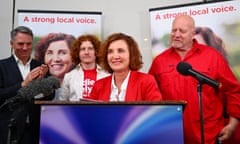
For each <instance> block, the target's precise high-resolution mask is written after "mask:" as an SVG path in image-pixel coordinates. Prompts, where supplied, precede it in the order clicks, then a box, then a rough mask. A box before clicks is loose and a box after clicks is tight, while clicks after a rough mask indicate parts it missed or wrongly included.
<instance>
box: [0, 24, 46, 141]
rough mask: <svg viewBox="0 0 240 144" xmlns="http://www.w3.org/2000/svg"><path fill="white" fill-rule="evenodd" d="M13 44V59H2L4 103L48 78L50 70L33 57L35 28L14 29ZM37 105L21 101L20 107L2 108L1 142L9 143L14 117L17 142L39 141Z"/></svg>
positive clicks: (0, 92) (1, 97)
mask: <svg viewBox="0 0 240 144" xmlns="http://www.w3.org/2000/svg"><path fill="white" fill-rule="evenodd" d="M10 44H11V48H12V49H13V54H12V55H11V56H10V57H9V58H6V59H3V60H0V105H2V104H3V103H4V102H5V101H6V100H7V99H9V98H11V97H14V96H16V95H17V91H18V90H19V89H20V88H22V87H24V86H26V85H28V84H29V83H30V82H32V81H33V80H36V79H38V78H41V77H44V76H45V74H46V73H47V71H48V67H47V66H46V65H43V64H41V63H39V62H38V61H36V60H34V59H32V58H31V54H32V44H33V33H32V30H31V29H29V28H28V27H25V26H19V27H17V28H15V29H13V30H12V31H11V40H10ZM35 107H36V106H34V105H33V103H22V104H21V103H20V104H19V106H17V107H12V110H11V109H10V108H11V107H10V106H5V107H2V108H1V109H0V143H2V144H5V143H7V142H8V143H9V139H8V135H9V134H8V132H9V127H8V125H9V124H11V123H10V119H11V118H16V120H17V121H16V123H12V124H13V126H16V127H13V129H11V132H12V133H11V136H14V137H15V138H16V139H17V143H20V144H33V143H37V137H36V136H37V134H36V133H37V131H38V123H37V121H36V120H34V117H35V118H39V117H38V116H37V115H38V113H36V111H35ZM16 110H18V111H17V112H16ZM16 114H17V115H16ZM14 130H16V131H14ZM15 134H16V135H15Z"/></svg>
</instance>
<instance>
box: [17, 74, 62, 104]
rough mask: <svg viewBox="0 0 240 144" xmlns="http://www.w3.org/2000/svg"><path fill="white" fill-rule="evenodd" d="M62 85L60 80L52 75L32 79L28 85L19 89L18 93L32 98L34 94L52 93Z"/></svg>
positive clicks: (46, 94) (45, 94)
mask: <svg viewBox="0 0 240 144" xmlns="http://www.w3.org/2000/svg"><path fill="white" fill-rule="evenodd" d="M59 87H60V82H59V80H58V79H57V78H55V77H53V76H50V77H48V78H40V79H37V80H34V81H32V82H31V83H30V84H28V85H27V86H25V87H23V88H21V89H19V90H18V95H19V96H21V97H23V98H26V99H29V100H30V99H32V98H33V97H34V96H36V95H38V94H40V93H42V94H43V95H44V96H48V95H50V94H51V93H52V92H53V91H54V90H55V89H57V88H59Z"/></svg>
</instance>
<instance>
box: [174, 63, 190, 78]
mask: <svg viewBox="0 0 240 144" xmlns="http://www.w3.org/2000/svg"><path fill="white" fill-rule="evenodd" d="M191 69H192V66H191V65H190V64H188V63H186V62H180V63H178V65H177V71H178V72H179V73H181V74H182V75H189V70H191Z"/></svg>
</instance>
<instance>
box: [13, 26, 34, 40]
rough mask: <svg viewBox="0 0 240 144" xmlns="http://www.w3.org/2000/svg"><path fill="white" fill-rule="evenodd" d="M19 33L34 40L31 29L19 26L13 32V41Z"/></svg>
mask: <svg viewBox="0 0 240 144" xmlns="http://www.w3.org/2000/svg"><path fill="white" fill-rule="evenodd" d="M18 33H24V34H28V35H30V36H31V37H32V38H33V32H32V30H31V29H30V28H28V27H26V26H18V27H16V28H15V29H13V30H12V31H11V40H14V39H15V37H16V35H17V34H18Z"/></svg>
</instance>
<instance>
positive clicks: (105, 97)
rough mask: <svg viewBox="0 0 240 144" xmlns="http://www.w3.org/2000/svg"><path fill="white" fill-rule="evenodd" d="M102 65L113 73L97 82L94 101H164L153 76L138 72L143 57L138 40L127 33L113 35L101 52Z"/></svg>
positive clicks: (92, 95) (104, 44)
mask: <svg viewBox="0 0 240 144" xmlns="http://www.w3.org/2000/svg"><path fill="white" fill-rule="evenodd" d="M99 58H100V65H101V66H102V68H103V69H105V70H106V71H108V72H109V73H112V75H111V76H108V77H106V78H103V79H100V80H98V81H96V82H95V84H94V86H93V89H92V92H91V96H90V98H91V99H94V100H102V101H160V100H162V96H161V94H160V91H159V89H158V86H157V83H156V81H155V79H154V78H153V76H151V75H149V74H146V73H141V72H138V70H139V69H140V68H141V67H142V64H143V62H142V58H141V54H140V51H139V48H138V45H137V43H136V41H135V40H134V39H133V38H132V37H130V36H128V35H126V34H123V33H115V34H112V35H110V36H109V37H108V38H107V39H106V40H105V41H104V42H103V44H102V46H101V48H100V52H99Z"/></svg>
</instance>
